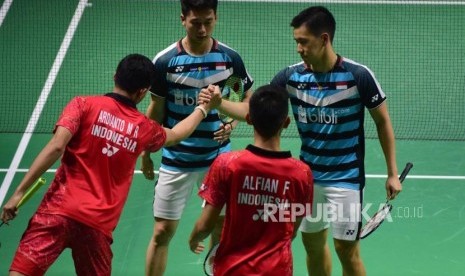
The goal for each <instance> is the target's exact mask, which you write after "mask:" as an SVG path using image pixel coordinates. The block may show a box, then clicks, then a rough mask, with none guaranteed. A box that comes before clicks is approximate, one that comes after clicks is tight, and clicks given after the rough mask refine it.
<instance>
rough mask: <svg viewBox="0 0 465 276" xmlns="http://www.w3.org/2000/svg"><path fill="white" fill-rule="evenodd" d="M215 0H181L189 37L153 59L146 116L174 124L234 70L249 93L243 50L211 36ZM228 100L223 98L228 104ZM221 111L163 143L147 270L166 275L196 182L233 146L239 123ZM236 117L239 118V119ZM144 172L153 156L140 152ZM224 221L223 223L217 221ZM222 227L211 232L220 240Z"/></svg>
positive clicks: (150, 170)
mask: <svg viewBox="0 0 465 276" xmlns="http://www.w3.org/2000/svg"><path fill="white" fill-rule="evenodd" d="M217 4H218V3H217V0H182V1H181V23H182V25H183V26H184V28H185V30H186V36H185V37H183V38H182V39H180V40H179V41H177V42H175V43H173V44H172V45H170V46H168V47H167V48H166V49H164V50H162V51H161V52H159V53H158V54H157V55H156V56H155V58H154V64H155V67H156V69H157V72H158V74H157V76H156V80H155V83H154V85H153V86H152V89H151V92H152V97H151V103H150V105H149V107H148V109H147V116H148V117H150V118H152V119H154V120H156V121H158V122H160V123H162V124H163V126H164V127H168V128H169V127H171V126H173V125H175V124H176V123H177V122H179V121H180V120H182V119H183V118H185V117H186V116H188V115H189V114H190V113H192V111H193V110H194V108H195V107H196V106H197V100H198V94H199V93H200V90H201V89H202V88H206V87H208V86H209V85H210V84H213V85H219V86H222V85H223V84H224V83H225V81H226V79H227V78H228V77H229V76H231V75H233V74H234V76H238V77H240V79H241V80H242V84H243V87H244V91H245V97H244V100H243V101H244V102H248V100H249V98H250V96H251V87H252V85H253V80H252V78H251V77H250V76H249V74H248V72H247V70H246V68H245V65H244V63H243V61H242V58H241V57H240V55H239V54H238V53H237V52H236V51H235V50H233V49H232V48H230V47H228V46H227V45H225V44H223V43H221V42H219V41H218V40H216V39H214V38H213V37H212V33H213V29H214V27H215V24H216V20H217V14H216V10H217ZM226 102H227V101H226V100H225V101H223V103H224V104H227V103H226ZM239 109H243V110H242V112H239V115H241V114H242V115H243V116H239V118H238V119H240V118H245V114H246V113H247V112H248V104H244V105H239ZM217 112H218V111H217V110H212V111H210V112H209V113H208V114H205V119H204V120H203V121H202V123H201V124H200V125H199V126H198V127H197V129H196V130H195V131H194V133H193V134H192V135H191V136H190V137H189V138H188V139H186V140H184V141H182V142H181V143H180V144H179V145H177V146H172V147H165V148H163V152H162V160H161V167H160V169H159V176H158V180H157V183H156V186H155V199H154V210H153V211H154V218H155V225H154V232H153V236H152V239H151V240H150V243H149V245H148V249H147V256H146V274H147V275H162V274H163V273H164V271H165V268H166V264H167V258H168V247H169V243H170V240H171V238H172V237H173V236H174V234H175V232H176V228H177V226H178V222H179V220H180V218H181V215H182V212H183V210H184V208H185V206H186V203H187V200H188V199H189V198H190V196H191V194H192V191H193V189H194V187H195V186H196V185H197V186H198V185H199V184H200V182H201V181H202V180H203V177H204V175H205V173H206V171H207V170H208V168H209V167H210V165H211V164H212V163H213V161H214V159H215V158H216V156H217V155H218V154H219V153H223V152H228V151H230V150H231V146H230V141H229V135H230V133H231V131H232V129H233V127H234V126H235V123H233V125H230V124H225V125H223V124H222V123H221V121H220V119H219V117H218V114H217ZM236 122H237V121H236ZM141 169H142V171H143V173H144V175H145V177H146V178H148V179H153V178H154V175H153V163H152V161H151V159H150V156H149V155H148V153H147V154H144V155H143V156H142V168H141ZM218 225H219V226H221V225H222V224H221V222H219V224H218ZM220 231H221V229H217V230H216V231H215V233H216V234H214V235H212V238H214V239H215V240H213V241H212V242H213V243H215V242H217V240H219V234H220Z"/></svg>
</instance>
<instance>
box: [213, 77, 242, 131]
mask: <svg viewBox="0 0 465 276" xmlns="http://www.w3.org/2000/svg"><path fill="white" fill-rule="evenodd" d="M221 98H222V99H224V100H228V101H230V102H236V103H238V102H242V101H243V100H244V84H243V82H242V79H241V78H240V77H238V76H236V75H231V76H229V77H228V78H227V79H226V81H225V82H224V84H223V86H222V89H221ZM218 117H219V118H220V120H221V122H222V123H223V124H230V123H232V122H233V121H234V119H233V118H231V117H229V116H228V115H227V114H224V113H221V112H219V111H218Z"/></svg>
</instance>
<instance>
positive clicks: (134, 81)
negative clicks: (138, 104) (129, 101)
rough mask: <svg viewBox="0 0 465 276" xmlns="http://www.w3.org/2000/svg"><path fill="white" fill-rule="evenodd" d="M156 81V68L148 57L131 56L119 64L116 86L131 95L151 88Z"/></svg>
mask: <svg viewBox="0 0 465 276" xmlns="http://www.w3.org/2000/svg"><path fill="white" fill-rule="evenodd" d="M154 80H155V66H154V65H153V63H152V61H151V60H150V59H149V58H147V57H146V56H143V55H140V54H130V55H128V56H126V57H124V58H123V59H122V60H121V61H120V62H119V64H118V67H117V68H116V74H115V85H117V86H118V87H119V88H121V89H123V90H124V91H126V92H127V93H129V94H134V93H136V92H137V91H139V90H140V89H143V88H149V87H150V86H151V85H152V84H153V82H154Z"/></svg>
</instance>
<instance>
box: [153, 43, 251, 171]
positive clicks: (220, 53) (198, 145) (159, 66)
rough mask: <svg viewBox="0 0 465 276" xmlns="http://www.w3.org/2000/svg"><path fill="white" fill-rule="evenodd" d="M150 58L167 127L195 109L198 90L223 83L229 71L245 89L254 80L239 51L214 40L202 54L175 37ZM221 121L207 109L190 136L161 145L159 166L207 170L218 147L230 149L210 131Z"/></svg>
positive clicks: (223, 150) (155, 86)
mask: <svg viewBox="0 0 465 276" xmlns="http://www.w3.org/2000/svg"><path fill="white" fill-rule="evenodd" d="M153 62H154V64H155V67H156V70H157V77H156V81H155V83H154V85H153V86H152V93H153V94H155V95H157V96H159V97H163V98H165V105H166V106H165V110H166V116H165V118H164V122H163V125H164V126H165V127H168V128H172V127H173V126H174V125H176V124H177V123H178V122H180V121H181V120H183V119H184V118H186V117H187V116H188V115H189V114H191V113H192V112H193V111H194V108H195V106H197V98H198V94H199V92H200V90H201V89H202V88H205V87H207V86H208V85H209V84H216V85H219V86H220V87H222V86H223V84H224V82H225V81H226V79H227V78H228V77H229V76H231V75H235V76H239V77H240V78H241V79H242V82H243V85H244V91H247V90H248V89H249V88H250V87H251V86H252V84H253V80H252V78H251V77H250V75H249V74H248V73H247V70H246V69H245V66H244V63H243V61H242V58H241V57H240V56H239V54H238V53H237V52H236V51H235V50H233V49H231V48H229V47H228V46H226V45H225V44H222V43H219V42H218V41H216V40H214V41H213V46H212V49H211V50H210V52H209V53H207V54H205V55H202V56H192V55H189V54H188V53H187V52H186V51H185V50H184V48H183V47H182V43H181V41H178V42H176V43H174V44H172V45H170V46H169V47H167V48H166V49H165V50H163V51H161V52H160V53H158V54H157V55H156V56H155V58H154V60H153ZM220 123H221V121H220V120H219V117H218V114H217V111H216V110H212V111H210V112H209V113H208V116H207V118H205V119H204V120H203V121H202V122H201V123H200V125H199V126H198V127H197V129H196V130H195V131H194V133H193V134H192V135H191V136H190V137H189V138H187V139H186V140H184V141H182V142H181V143H180V144H178V145H175V146H172V147H165V148H163V151H162V161H161V167H162V168H165V169H168V170H171V171H200V170H206V169H207V168H208V167H209V166H210V165H211V163H212V162H213V160H214V159H215V157H216V156H217V151H218V148H219V147H220V149H219V150H220V153H223V152H227V151H230V150H231V145H230V141H229V140H228V141H226V142H225V143H223V144H222V145H221V146H219V144H218V142H216V141H215V140H213V133H214V132H215V131H217V130H218V129H219V127H220Z"/></svg>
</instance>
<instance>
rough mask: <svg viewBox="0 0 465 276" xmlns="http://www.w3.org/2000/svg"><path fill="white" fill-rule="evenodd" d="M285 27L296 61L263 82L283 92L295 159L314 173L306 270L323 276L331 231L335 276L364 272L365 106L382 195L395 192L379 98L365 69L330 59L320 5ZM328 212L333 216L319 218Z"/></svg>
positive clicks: (305, 234)
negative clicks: (296, 140)
mask: <svg viewBox="0 0 465 276" xmlns="http://www.w3.org/2000/svg"><path fill="white" fill-rule="evenodd" d="M291 26H292V27H293V35H294V40H295V42H296V43H297V52H298V53H299V54H300V56H301V58H302V62H300V63H298V64H294V65H291V66H289V67H287V68H285V69H283V70H282V71H280V72H279V73H278V74H277V75H276V76H275V77H274V78H273V80H272V81H271V84H274V85H278V86H281V87H285V88H286V89H287V91H288V92H289V94H290V102H291V106H292V111H293V113H294V118H295V121H296V124H297V127H298V131H299V134H300V138H301V141H302V146H301V150H300V159H301V160H303V161H304V162H305V163H307V164H308V165H309V166H310V167H311V169H312V171H313V176H314V183H315V187H314V201H313V208H312V216H311V217H308V218H307V219H304V220H303V221H302V224H301V231H302V239H303V243H304V246H305V249H306V251H307V267H308V272H309V274H310V275H312V276H313V275H331V254H330V252H329V247H328V244H327V236H328V229H329V227H331V229H332V236H333V239H334V245H335V249H336V252H337V255H338V257H339V260H340V262H341V265H342V268H343V275H365V274H366V272H365V268H364V265H363V262H362V259H361V257H360V247H359V231H360V229H361V204H362V198H363V188H364V185H365V169H364V156H365V141H364V129H363V123H364V111H365V108H366V109H368V111H369V114H370V115H371V117H372V119H373V121H374V123H375V125H376V129H377V132H378V137H379V141H380V144H381V147H382V150H383V153H384V157H385V161H386V167H387V175H388V178H387V181H386V192H387V197H389V198H391V199H393V198H394V197H395V196H396V195H397V194H398V193H399V192H400V191H401V189H402V187H401V184H400V182H399V179H398V177H397V165H396V154H395V139H394V131H393V128H392V124H391V120H390V117H389V113H388V110H387V106H386V95H385V94H384V92H383V91H382V89H381V87H380V85H379V83H378V81H377V80H376V78H375V76H374V74H373V72H372V71H371V70H370V69H369V68H367V67H366V66H364V65H362V64H359V63H357V62H355V61H352V60H350V59H347V58H345V57H342V56H339V55H338V54H336V52H335V51H334V49H333V46H332V42H333V38H334V33H335V29H336V22H335V20H334V17H333V15H332V14H331V13H330V11H328V10H327V9H326V8H324V7H320V6H317V7H310V8H307V9H305V10H303V11H302V12H300V13H299V14H298V15H297V16H295V17H294V19H293V20H292V22H291ZM325 208H326V210H325ZM328 208H332V210H333V212H334V213H335V214H337V215H336V217H329V216H325V212H326V214H328V210H331V209H328Z"/></svg>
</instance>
